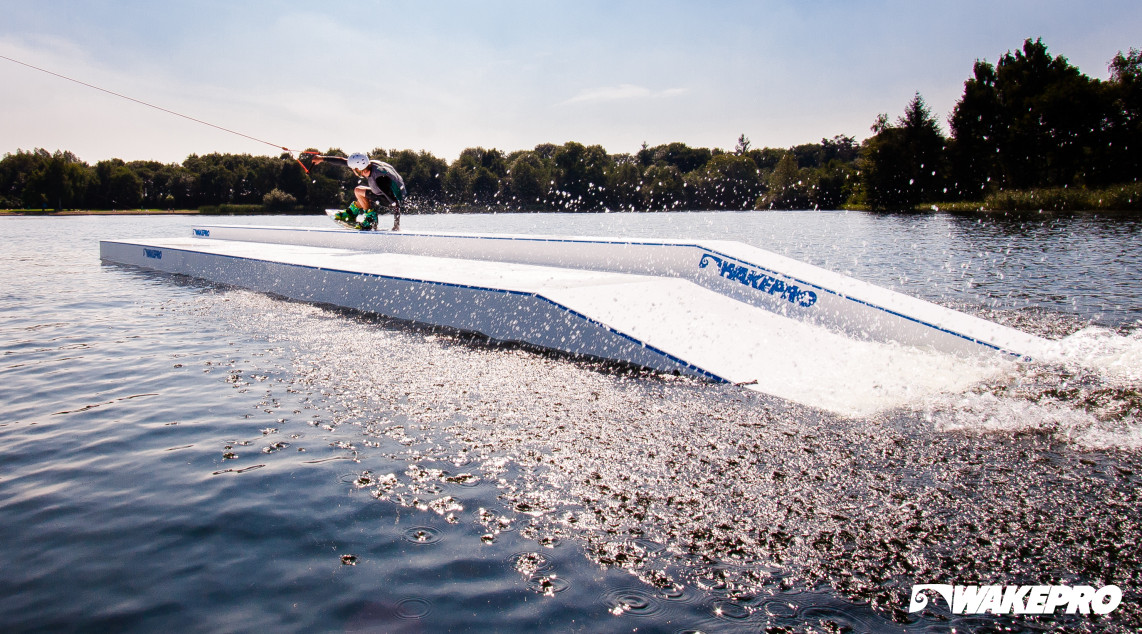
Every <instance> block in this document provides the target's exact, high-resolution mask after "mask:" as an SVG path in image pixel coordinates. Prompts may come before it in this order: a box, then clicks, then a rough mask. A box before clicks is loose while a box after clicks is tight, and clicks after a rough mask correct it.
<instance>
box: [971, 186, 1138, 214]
mask: <svg viewBox="0 0 1142 634" xmlns="http://www.w3.org/2000/svg"><path fill="white" fill-rule="evenodd" d="M983 207H984V208H985V209H987V210H990V211H1142V183H1131V184H1129V185H1118V186H1115V187H1107V188H1102V189H1085V188H1070V187H1066V188H1064V187H1052V188H1042V189H1031V190H1022V191H1016V190H1006V191H999V192H995V193H993V194H991V195H989V196H988V197H987V199H986V200H984V203H983Z"/></svg>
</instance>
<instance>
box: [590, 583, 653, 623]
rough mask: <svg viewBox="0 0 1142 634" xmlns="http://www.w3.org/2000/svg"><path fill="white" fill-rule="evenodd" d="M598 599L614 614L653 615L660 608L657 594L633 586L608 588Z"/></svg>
mask: <svg viewBox="0 0 1142 634" xmlns="http://www.w3.org/2000/svg"><path fill="white" fill-rule="evenodd" d="M599 600H600V601H602V603H603V604H604V605H606V606H607V610H608V611H609V612H610V613H611V614H613V615H615V616H620V615H623V614H629V615H631V616H653V615H655V614H657V613H658V611H659V610H660V609H661V608H662V603H661V601H660V599H659V598H658V597H657V596H655V595H654V594H652V593H651V592H648V591H647V590H646V589H645V588H641V587H634V586H631V587H625V588H614V589H612V590H608V591H607V592H606V593H604V594H603V596H602V597H600V599H599Z"/></svg>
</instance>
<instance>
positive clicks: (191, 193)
mask: <svg viewBox="0 0 1142 634" xmlns="http://www.w3.org/2000/svg"><path fill="white" fill-rule="evenodd" d="M1109 70H1110V73H1111V76H1110V78H1109V79H1108V80H1106V81H1102V80H1098V79H1092V78H1090V77H1087V76H1086V75H1083V74H1082V73H1080V72H1079V70H1078V69H1077V68H1075V67H1074V66H1072V65H1071V64H1070V63H1069V62H1068V61H1067V60H1066V58H1064V57H1062V56H1061V55H1060V56H1055V57H1052V56H1051V55H1050V54H1049V53H1048V50H1047V47H1046V45H1044V44H1043V43H1042V41H1041V40H1034V41H1033V40H1030V39H1028V40H1026V41H1025V42H1024V43H1023V46H1022V48H1021V49H1019V50H1016V51H1014V52H1011V51H1009V52H1007V53H1006V54H1005V55H1003V56H1002V57H1001V58H1000V59H999V61H998V62H997V63H996V64H994V65H993V64H990V63H988V62H986V61H977V62H976V63H975V65H974V67H973V69H972V76H971V77H970V78H969V79H968V80H967V81H966V82H965V84H964V93H963V96H962V97H961V98H960V99H959V101H958V102H957V103H956V105H955V108H954V109H953V111H952V113H951V115H950V116H949V117H948V120H947V123H948V129H949V131H950V135H945V134H944V133H943V130H942V127H941V126H940V124H939V122H938V120H937V119H936V118H935V116H934V115H933V114H932V113H931V111H930V109H929V108H928V106H927V104H926V103H925V102H924V100H923V98H922V97H921V96H920V94H919V93H917V94H916V95H915V96H914V97H913V98H912V100H911V101H910V102H909V103H908V105H907V106H906V108H905V110H904V113H903V115H901V116H900V117H899V118H897V119H896V120H895V121H890V120H889V117H888V115H887V114H881V115H879V116H878V117H877V118H876V121H875V122H874V123H873V125H872V127H871V131H872V133H873V134H872V136H870V137H869V138H867V139H866V140H865V141H863V142H862V143H857V141H856V140H855V139H854V138H853V137H850V136H845V135H839V136H836V137H833V138H831V139H822V140H821V141H820V142H819V143H809V144H804V145H798V146H794V147H790V148H762V149H757V148H752V147H751V144H750V141H749V139H748V138H747V137H746V136H745V135H744V134H743V135H741V136H740V137H739V138H738V140H737V144H736V146H735V147H734V148H733V149H732V150H722V149H718V148H713V149H709V148H696V147H690V146H688V145H686V144H685V143H669V144H665V145H658V146H653V147H650V146H648V145H647V144H645V143H644V144H643V147H642V148H641V149H639V150H638V151H637V152H635V153H633V154H610V153H608V152H607V151H606V150H605V149H604V148H603V147H601V146H599V145H583V144H581V143H577V142H568V143H564V144H563V145H555V144H541V145H538V146H536V147H535V148H533V149H531V150H520V151H515V152H510V153H505V152H503V151H501V150H498V149H485V148H482V147H476V148H468V149H466V150H464V151H463V152H461V154H460V156H459V157H458V158H457V159H456V160H455V161H452V162H451V163H448V162H447V161H445V160H444V159H442V158H439V157H436V156H434V155H432V154H431V153H428V152H424V151H420V152H416V151H412V150H387V149H384V148H374V149H373V150H372V152H370V156H371V157H373V158H377V159H381V160H384V161H387V162H389V163H391V164H392V165H393V166H394V167H395V168H396V169H397V171H398V172H400V173H401V175H402V176H403V177H404V179H405V183H406V185H407V188H408V191H409V201H408V202H409V205H410V207H411V209H412V210H413V211H415V210H417V209H420V210H433V209H440V208H453V209H455V208H473V209H486V208H496V209H519V210H558V211H602V210H612V211H647V210H651V211H653V210H671V209H725V210H744V209H814V208H816V209H835V208H839V207H842V206H851V207H862V208H869V209H874V210H896V209H912V208H915V207H916V206H918V205H923V204H927V203H936V202H940V203H945V202H955V201H983V200H985V199H987V198H989V197H993V198H994V197H996V196H998V195H1001V194H1005V193H1010V192H1012V191H1035V190H1040V189H1048V190H1049V189H1053V188H1054V189H1059V188H1064V189H1065V188H1077V189H1090V188H1096V189H1097V188H1106V187H1108V186H1112V185H1124V184H1130V185H1132V186H1134V188H1133V189H1131V190H1129V191H1137V190H1138V187H1137V185H1138V178H1139V175H1140V174H1142V51H1139V50H1135V49H1131V50H1130V52H1129V53H1127V54H1123V53H1122V52H1119V53H1118V54H1117V55H1116V56H1115V57H1114V58H1113V59H1112V60H1111V62H1110V65H1109ZM324 153H325V154H332V155H339V156H344V155H345V153H344V152H342V151H341V150H340V149H337V148H331V149H329V150H326V151H325V152H324ZM302 157H303V160H304V154H303V155H302ZM356 184H357V179H356V177H354V176H353V175H352V174H351V173H350V172H349V170H348V169H346V168H344V167H341V166H337V165H331V164H328V163H323V164H321V165H317V166H311V165H306V166H303V165H302V164H301V163H299V162H298V161H297V160H294V157H292V156H291V155H289V154H282V155H280V156H277V157H269V156H251V155H244V154H243V155H235V154H208V155H204V156H198V155H192V156H190V157H188V158H187V159H186V160H185V161H183V162H182V164H164V163H159V162H155V161H131V162H125V161H122V160H119V159H110V160H104V161H100V162H98V163H96V164H95V165H88V164H87V163H84V162H83V161H81V160H80V159H79V158H78V157H76V156H75V155H74V154H72V153H71V152H67V151H56V152H48V151H46V150H43V149H34V150H30V151H24V150H17V151H16V153H14V154H7V155H5V156H4V158H3V159H0V208H30V209H56V210H60V209H80V208H82V209H137V208H156V209H197V208H204V207H215V208H217V207H219V206H227V205H246V206H249V207H247V208H249V209H254V208H257V209H264V210H267V211H295V210H308V211H312V210H319V209H322V208H325V207H338V206H342V205H344V204H346V203H347V202H348V201H349V199H350V198H351V191H352V188H353V186H355V185H356ZM1131 195H1132V196H1133V194H1131ZM1008 198H1010V196H1008ZM1134 198H1137V196H1134ZM1134 198H1130V199H1129V202H1128V204H1134V203H1137V202H1138V201H1135V200H1134ZM255 206H256V207H255Z"/></svg>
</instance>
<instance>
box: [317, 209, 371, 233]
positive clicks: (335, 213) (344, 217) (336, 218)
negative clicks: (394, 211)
mask: <svg viewBox="0 0 1142 634" xmlns="http://www.w3.org/2000/svg"><path fill="white" fill-rule="evenodd" d="M325 215H326V216H329V218H330V219H331V220H332V221H333V222H336V223H337V224H339V225H341V226H342V227H345V228H346V229H353V230H354V231H372V230H374V229H376V228H377V216H376V214H375V213H372V214H370V215H371V218H362V219H361V220H358V218H361V217H362V216H365V214H363V213H362V214H358V215H357V216H355V217H354V216H353V215H352V212H350V211H349V210H347V209H326V210H325ZM369 220H371V221H372V223H371V224H370V223H369Z"/></svg>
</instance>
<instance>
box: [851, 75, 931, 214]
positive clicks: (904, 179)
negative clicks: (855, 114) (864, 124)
mask: <svg viewBox="0 0 1142 634" xmlns="http://www.w3.org/2000/svg"><path fill="white" fill-rule="evenodd" d="M873 129H874V131H876V135H875V136H873V137H872V138H870V139H868V140H867V141H866V142H865V145H864V148H863V152H862V155H861V162H860V170H861V175H862V179H863V181H864V182H863V184H864V194H865V196H866V199H865V202H866V203H867V204H868V206H869V207H870V208H871V209H874V210H901V209H911V208H912V207H914V206H915V205H916V204H918V203H923V202H926V201H930V200H937V199H939V198H941V197H942V196H944V186H943V183H944V173H945V171H946V167H945V154H944V144H945V140H944V136H943V134H941V132H940V126H939V124H938V123H937V122H936V119H935V117H933V116H932V113H931V112H930V111H929V110H928V106H927V104H925V103H924V99H923V98H922V97H921V96H920V94H919V93H917V94H916V95H915V96H914V97H913V98H912V101H911V102H909V104H908V107H907V108H906V109H905V111H904V115H903V116H901V117H900V118H899V119H897V121H896V124H895V125H890V124H888V123H887V117H882V118H880V119H878V121H877V124H876V125H874V126H873Z"/></svg>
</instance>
